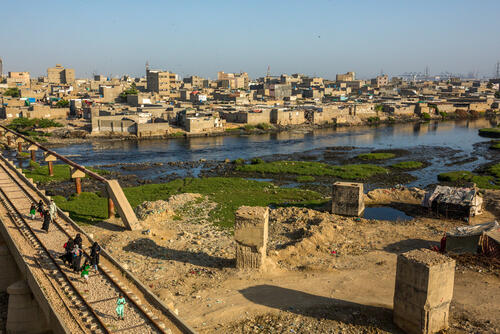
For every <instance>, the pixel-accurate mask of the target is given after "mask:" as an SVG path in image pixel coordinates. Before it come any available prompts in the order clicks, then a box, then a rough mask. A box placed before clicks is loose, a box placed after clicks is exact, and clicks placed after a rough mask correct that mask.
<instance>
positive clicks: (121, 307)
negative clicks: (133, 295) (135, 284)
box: [116, 293, 127, 320]
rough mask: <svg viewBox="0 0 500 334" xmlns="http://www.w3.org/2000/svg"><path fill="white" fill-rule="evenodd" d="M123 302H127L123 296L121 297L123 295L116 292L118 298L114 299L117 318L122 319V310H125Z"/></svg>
mask: <svg viewBox="0 0 500 334" xmlns="http://www.w3.org/2000/svg"><path fill="white" fill-rule="evenodd" d="M125 304H127V302H126V301H125V298H123V295H122V294H121V293H120V294H118V300H117V301H116V314H117V315H118V319H121V320H124V316H123V312H124V311H125Z"/></svg>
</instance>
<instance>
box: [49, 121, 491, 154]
mask: <svg viewBox="0 0 500 334" xmlns="http://www.w3.org/2000/svg"><path fill="white" fill-rule="evenodd" d="M491 117H496V115H486V114H484V115H480V116H479V117H471V118H469V119H471V120H474V119H489V118H491ZM466 119H467V118H466ZM454 120H464V118H460V117H459V116H457V115H454V114H450V115H447V116H446V117H444V118H443V117H442V116H439V115H436V116H435V117H432V118H430V119H422V118H419V117H417V116H413V117H410V116H400V117H384V118H382V119H380V118H377V119H373V118H367V119H363V120H362V122H361V123H356V124H335V123H330V124H300V125H287V126H276V125H269V127H256V126H243V125H242V126H238V124H234V125H236V126H237V127H235V128H227V129H226V131H218V132H207V133H188V132H184V131H182V130H180V129H179V131H175V132H173V133H171V134H169V135H166V136H153V137H137V136H135V135H124V134H117V133H115V134H112V133H104V134H90V133H89V132H88V129H87V128H88V126H85V125H80V126H75V127H69V128H68V127H66V128H65V129H57V130H58V132H56V135H55V136H47V137H44V139H45V140H46V141H45V142H44V143H45V145H47V146H48V147H60V146H64V145H72V144H84V143H94V142H100V143H105V142H119V141H148V140H158V139H162V140H170V139H182V138H187V139H189V138H212V137H228V136H229V137H230V136H248V135H264V134H279V133H287V132H293V131H306V132H307V131H309V132H310V131H314V130H320V129H343V128H352V129H356V128H362V127H366V126H370V127H376V126H383V125H395V124H407V123H426V122H429V121H434V122H441V121H454ZM69 124H71V122H69ZM82 129H86V130H82ZM58 133H59V134H58Z"/></svg>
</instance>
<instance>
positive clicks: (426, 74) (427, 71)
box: [425, 66, 429, 79]
mask: <svg viewBox="0 0 500 334" xmlns="http://www.w3.org/2000/svg"><path fill="white" fill-rule="evenodd" d="M425 78H426V79H429V66H426V67H425Z"/></svg>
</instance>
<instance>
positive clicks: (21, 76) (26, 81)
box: [7, 72, 31, 88]
mask: <svg viewBox="0 0 500 334" xmlns="http://www.w3.org/2000/svg"><path fill="white" fill-rule="evenodd" d="M7 85H8V86H9V87H28V88H29V87H30V86H31V82H30V72H9V76H8V77H7Z"/></svg>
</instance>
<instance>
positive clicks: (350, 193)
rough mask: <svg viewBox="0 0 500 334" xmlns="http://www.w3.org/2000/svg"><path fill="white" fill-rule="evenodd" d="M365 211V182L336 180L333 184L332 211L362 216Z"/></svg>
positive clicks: (339, 213)
mask: <svg viewBox="0 0 500 334" xmlns="http://www.w3.org/2000/svg"><path fill="white" fill-rule="evenodd" d="M363 211H365V200H364V197H363V183H353V182H335V183H334V184H333V186H332V213H333V214H337V215H344V216H361V215H362V214H363Z"/></svg>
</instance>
